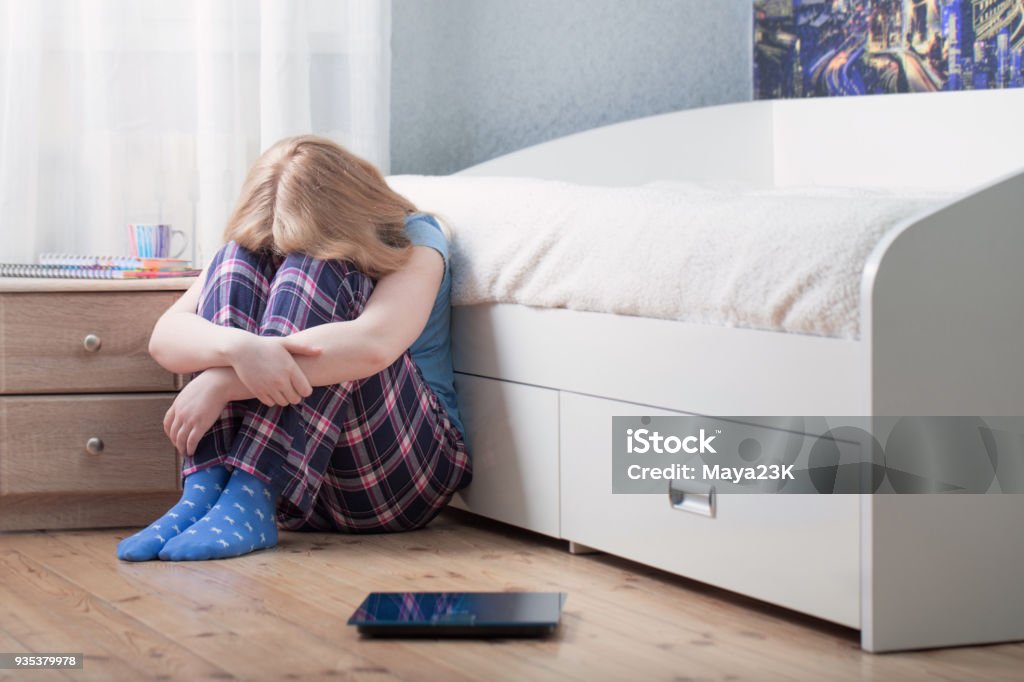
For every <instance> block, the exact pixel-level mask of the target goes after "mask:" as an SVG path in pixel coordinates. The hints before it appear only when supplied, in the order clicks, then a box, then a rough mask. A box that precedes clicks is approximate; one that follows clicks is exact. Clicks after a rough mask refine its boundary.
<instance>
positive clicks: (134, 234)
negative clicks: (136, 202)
mask: <svg viewBox="0 0 1024 682" xmlns="http://www.w3.org/2000/svg"><path fill="white" fill-rule="evenodd" d="M175 237H181V248H179V249H178V250H177V251H174V252H173V253H172V249H171V245H172V243H173V242H174V238H175ZM128 239H129V241H130V242H131V245H132V256H134V257H135V258H178V257H180V256H181V255H182V254H183V253H185V249H187V248H188V236H187V235H186V234H185V233H184V232H183V231H181V230H174V229H172V228H171V226H170V225H153V224H146V223H131V224H130V225H128Z"/></svg>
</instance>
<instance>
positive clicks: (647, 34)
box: [391, 0, 753, 174]
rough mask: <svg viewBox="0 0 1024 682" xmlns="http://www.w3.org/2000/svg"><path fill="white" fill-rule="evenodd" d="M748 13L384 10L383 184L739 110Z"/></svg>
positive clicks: (587, 4) (510, 5)
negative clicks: (634, 121)
mask: <svg viewBox="0 0 1024 682" xmlns="http://www.w3.org/2000/svg"><path fill="white" fill-rule="evenodd" d="M752 5H753V3H752V2H751V0H393V3H392V54H393V56H392V86H391V88H392V92H391V172H392V173H438V174H439V173H450V172H453V171H456V170H459V169H461V168H464V167H466V166H469V165H472V164H474V163H479V162H481V161H486V160H487V159H490V158H493V157H495V156H499V155H501V154H505V153H507V152H510V151H514V150H516V149H521V148H522V147H526V146H529V145H532V144H536V143H538V142H543V141H545V140H550V139H552V138H555V137H559V136H562V135H566V134H569V133H573V132H576V131H580V130H586V129H588V128H593V127H595V126H599V125H603V124H607V123H614V122H616V121H623V120H627V119H631V118H636V117H638V116H646V115H650V114H657V113H663V112H667V111H674V110H677V109H684V108H689V107H697V106H704V105H710V104H721V103H725V102H735V101H740V100H747V99H750V97H751V90H752V78H751V46H750V43H751V33H752V15H751V12H752Z"/></svg>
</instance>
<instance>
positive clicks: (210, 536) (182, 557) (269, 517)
mask: <svg viewBox="0 0 1024 682" xmlns="http://www.w3.org/2000/svg"><path fill="white" fill-rule="evenodd" d="M276 505H277V497H276V495H275V494H274V493H273V491H271V489H270V487H269V486H268V485H267V484H266V483H264V482H263V481H261V480H259V479H258V478H256V477H255V476H253V475H252V474H248V473H246V472H244V471H242V470H241V469H235V470H234V472H233V473H232V474H231V479H230V480H229V481H228V483H227V485H225V486H224V492H223V493H221V496H220V498H219V499H218V500H217V503H216V504H214V505H213V507H212V508H211V509H210V511H208V512H206V515H205V516H203V517H202V518H201V519H199V522H198V523H196V524H195V525H193V526H192V527H191V528H189V529H188V530H187V531H185V532H184V533H182V534H181V535H179V536H178V537H176V538H174V539H172V540H169V541H168V542H167V544H166V545H164V548H163V549H162V550H160V558H161V559H163V560H164V561H202V560H205V559H226V558H228V557H234V556H240V555H242V554H248V553H249V552H255V551H256V550H258V549H266V548H268V547H273V546H274V545H276V544H277V524H276V522H275V521H274V509H275V507H276Z"/></svg>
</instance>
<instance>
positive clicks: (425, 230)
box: [405, 213, 466, 434]
mask: <svg viewBox="0 0 1024 682" xmlns="http://www.w3.org/2000/svg"><path fill="white" fill-rule="evenodd" d="M405 234H406V236H407V237H409V241H411V242H412V243H413V245H414V246H429V247H430V248H432V249H434V250H435V251H437V252H438V253H439V254H441V257H442V258H444V277H443V278H442V280H441V288H440V289H439V290H438V292H437V298H435V299H434V308H433V310H431V311H430V317H429V318H428V319H427V326H426V327H424V328H423V333H422V334H420V335H419V338H417V339H416V341H415V342H413V344H412V346H411V347H410V348H409V354H410V355H411V356H412V360H413V362H415V363H416V366H417V367H419V368H420V373H421V374H423V378H424V379H425V380H426V382H427V385H428V386H430V388H431V389H433V391H434V393H435V394H436V395H437V397H438V398H439V399H440V400H441V404H442V405H444V406H445V408H446V409H447V410H448V418H449V419H450V420H451V422H452V424H454V425H455V428H457V429H458V430H459V432H460V433H462V434H465V433H466V430H465V429H464V428H463V426H462V417H461V416H460V415H459V404H458V402H457V401H456V399H455V375H454V373H453V371H452V335H451V324H452V314H451V307H452V275H451V268H449V266H448V240H447V239H445V236H444V233H443V232H442V231H441V226H440V225H439V224H438V222H437V219H436V218H434V217H433V216H431V215H427V214H425V213H414V214H412V215H410V216H408V217H407V218H406V219H405Z"/></svg>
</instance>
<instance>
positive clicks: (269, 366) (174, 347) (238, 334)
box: [149, 246, 444, 404]
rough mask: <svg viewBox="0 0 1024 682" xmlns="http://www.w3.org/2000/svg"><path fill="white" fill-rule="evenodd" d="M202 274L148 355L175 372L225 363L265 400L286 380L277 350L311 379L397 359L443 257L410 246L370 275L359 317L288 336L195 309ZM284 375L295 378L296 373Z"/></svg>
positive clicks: (427, 306) (366, 370)
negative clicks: (403, 258) (220, 320)
mask: <svg viewBox="0 0 1024 682" xmlns="http://www.w3.org/2000/svg"><path fill="white" fill-rule="evenodd" d="M205 277H206V273H205V272H204V273H203V275H202V276H201V277H200V278H199V281H197V282H195V283H194V284H193V285H192V286H191V287H190V288H189V290H188V291H187V292H185V294H184V295H183V296H182V297H181V298H180V299H178V301H177V302H175V303H174V305H172V306H171V307H170V308H169V309H168V310H167V312H165V313H164V314H163V316H161V318H160V319H159V320H158V321H157V323H156V326H155V327H154V329H153V334H152V336H151V338H150V342H149V352H150V354H151V355H152V356H153V358H154V359H155V360H156V361H157V362H158V363H159V364H160V365H161V366H162V367H164V368H165V369H167V370H168V371H170V372H175V373H178V374H189V373H192V372H201V371H203V370H206V369H209V368H211V367H231V368H233V369H234V370H235V372H236V374H237V375H238V378H239V379H240V380H241V381H242V382H243V384H244V385H245V386H247V387H248V388H249V389H250V390H251V392H250V394H249V395H248V396H246V398H250V397H253V396H254V395H255V396H256V397H260V399H261V400H262V401H263V402H265V403H268V404H281V403H280V402H279V401H277V400H273V401H267V400H263V397H264V396H267V395H268V394H269V395H270V396H271V397H272V396H273V395H274V393H275V388H274V386H275V385H274V381H275V380H279V381H280V380H287V379H289V376H290V375H289V369H290V367H289V363H288V362H287V358H286V357H284V355H286V354H285V353H283V352H282V349H283V351H287V352H288V353H290V354H292V355H294V356H295V360H296V361H297V363H298V367H299V368H301V370H302V373H303V374H304V375H305V378H306V379H308V381H309V383H310V384H312V385H313V386H326V385H329V384H336V383H340V382H342V381H349V380H352V379H363V378H365V377H368V376H372V375H374V374H376V373H377V372H380V371H381V370H383V369H384V368H385V367H387V366H389V365H390V364H391V363H393V362H394V361H395V360H396V359H398V356H400V355H401V354H402V353H404V352H405V351H406V349H408V348H409V346H411V345H412V343H413V341H415V340H416V337H418V336H419V335H420V333H421V332H422V331H423V328H424V327H425V326H426V323H427V318H428V317H429V316H430V311H431V309H432V308H433V305H434V299H435V298H436V296H437V291H438V289H439V288H440V286H441V279H442V278H443V277H444V260H443V259H442V258H441V254H439V253H438V252H437V251H435V250H434V249H431V248H429V247H425V246H414V247H413V249H412V253H411V255H410V257H409V260H408V262H407V263H406V265H405V266H404V267H403V268H402V269H401V270H398V271H396V272H393V273H391V274H389V275H386V276H385V277H382V278H381V279H380V280H379V281H378V282H377V284H376V286H375V287H374V290H373V293H372V294H371V295H370V299H369V301H368V302H367V305H366V309H365V310H364V311H363V313H362V314H361V315H360V316H359V317H358V318H356V319H355V320H352V321H348V322H332V323H330V324H325V325H320V326H317V327H312V328H310V329H306V330H303V331H301V332H297V333H295V334H292V335H291V336H287V337H269V336H257V335H256V334H251V333H249V332H246V331H243V330H241V329H236V328H232V327H223V326H221V325H217V324H214V323H212V322H210V321H208V320H206V319H204V318H203V317H200V316H199V315H198V314H197V313H196V309H197V308H198V305H199V293H200V291H201V290H202V287H203V279H204V278H205ZM291 378H292V379H293V381H292V383H296V382H295V381H294V380H295V379H296V377H291ZM298 383H302V382H301V381H299V382H298ZM276 388H277V392H278V393H281V392H284V393H285V394H286V397H289V398H292V399H291V400H289V401H287V402H292V403H296V402H298V401H299V396H296V395H294V394H292V395H287V391H282V390H281V386H277V387H276ZM296 388H300V386H296ZM252 389H262V390H252ZM296 393H298V394H300V395H308V394H309V392H308V391H296Z"/></svg>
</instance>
